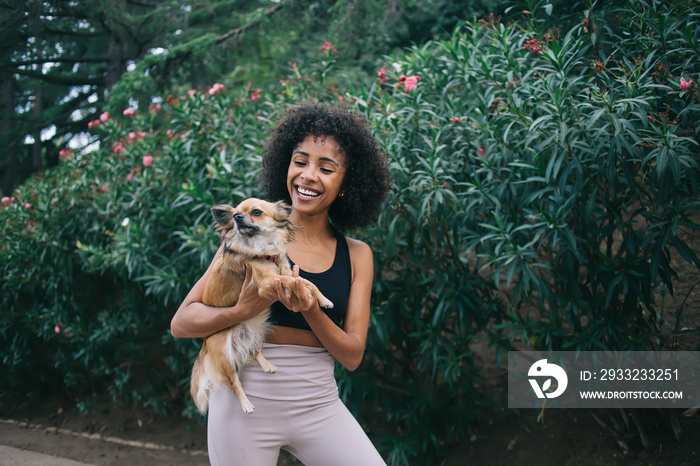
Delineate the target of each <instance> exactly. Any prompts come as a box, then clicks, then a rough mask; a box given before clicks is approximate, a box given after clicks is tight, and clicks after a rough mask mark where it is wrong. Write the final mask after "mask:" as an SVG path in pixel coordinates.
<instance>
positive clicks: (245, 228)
mask: <svg viewBox="0 0 700 466" xmlns="http://www.w3.org/2000/svg"><path fill="white" fill-rule="evenodd" d="M233 220H234V221H235V222H236V228H237V229H238V231H239V232H240V233H245V234H251V233H255V232H256V231H258V227H256V226H255V225H251V224H250V223H248V220H247V218H246V216H245V215H243V214H235V215H234V216H233Z"/></svg>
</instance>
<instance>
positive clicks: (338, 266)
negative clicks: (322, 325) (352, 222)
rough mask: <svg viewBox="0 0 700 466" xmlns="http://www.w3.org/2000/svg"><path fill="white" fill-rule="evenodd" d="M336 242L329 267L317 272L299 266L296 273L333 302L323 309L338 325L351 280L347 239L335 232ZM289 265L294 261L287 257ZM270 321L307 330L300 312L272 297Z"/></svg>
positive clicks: (307, 325) (340, 321) (343, 310)
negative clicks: (274, 300) (331, 307)
mask: <svg viewBox="0 0 700 466" xmlns="http://www.w3.org/2000/svg"><path fill="white" fill-rule="evenodd" d="M335 237H336V240H337V245H336V247H335V259H334V260H333V265H331V268H330V269H328V270H326V271H325V272H321V273H311V272H306V271H304V270H301V269H299V276H300V277H302V278H306V279H307V280H309V281H310V282H312V283H314V284H315V285H316V286H317V287H318V289H319V290H321V293H323V294H324V296H326V298H328V299H330V300H331V302H332V303H333V309H325V308H321V309H323V312H325V313H326V315H327V316H328V317H330V319H331V320H332V321H333V322H335V324H336V325H337V326H338V327H340V326H341V324H342V321H343V318H344V317H345V313H346V312H347V310H348V298H349V296H350V285H351V284H352V266H351V264H350V251H349V249H348V242H347V240H346V239H345V236H343V235H342V234H341V233H337V232H336V233H335ZM289 263H290V265H291V266H294V262H292V260H291V259H289ZM270 322H271V323H272V324H273V325H279V326H281V327H292V328H299V329H303V330H311V327H309V324H308V323H307V322H306V319H304V316H303V315H302V314H301V313H299V312H292V311H290V310H289V309H287V308H286V307H285V306H284V304H282V303H280V302H279V301H276V302H274V303H273V304H272V306H271V307H270Z"/></svg>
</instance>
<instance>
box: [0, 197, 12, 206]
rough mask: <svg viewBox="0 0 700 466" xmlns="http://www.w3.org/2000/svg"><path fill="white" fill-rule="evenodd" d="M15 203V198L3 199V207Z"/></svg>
mask: <svg viewBox="0 0 700 466" xmlns="http://www.w3.org/2000/svg"><path fill="white" fill-rule="evenodd" d="M13 202H15V198H14V197H7V196H5V197H3V198H2V205H10V204H12V203H13Z"/></svg>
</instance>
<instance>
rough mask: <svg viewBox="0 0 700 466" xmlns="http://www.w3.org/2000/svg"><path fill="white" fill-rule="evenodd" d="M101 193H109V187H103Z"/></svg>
mask: <svg viewBox="0 0 700 466" xmlns="http://www.w3.org/2000/svg"><path fill="white" fill-rule="evenodd" d="M100 192H101V193H102V194H104V193H106V192H107V186H102V187H101V188H100Z"/></svg>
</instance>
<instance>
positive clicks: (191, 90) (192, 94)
mask: <svg viewBox="0 0 700 466" xmlns="http://www.w3.org/2000/svg"><path fill="white" fill-rule="evenodd" d="M196 93H197V90H196V89H190V90H189V91H187V95H188V96H190V97H194V95H195V94H196Z"/></svg>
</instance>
